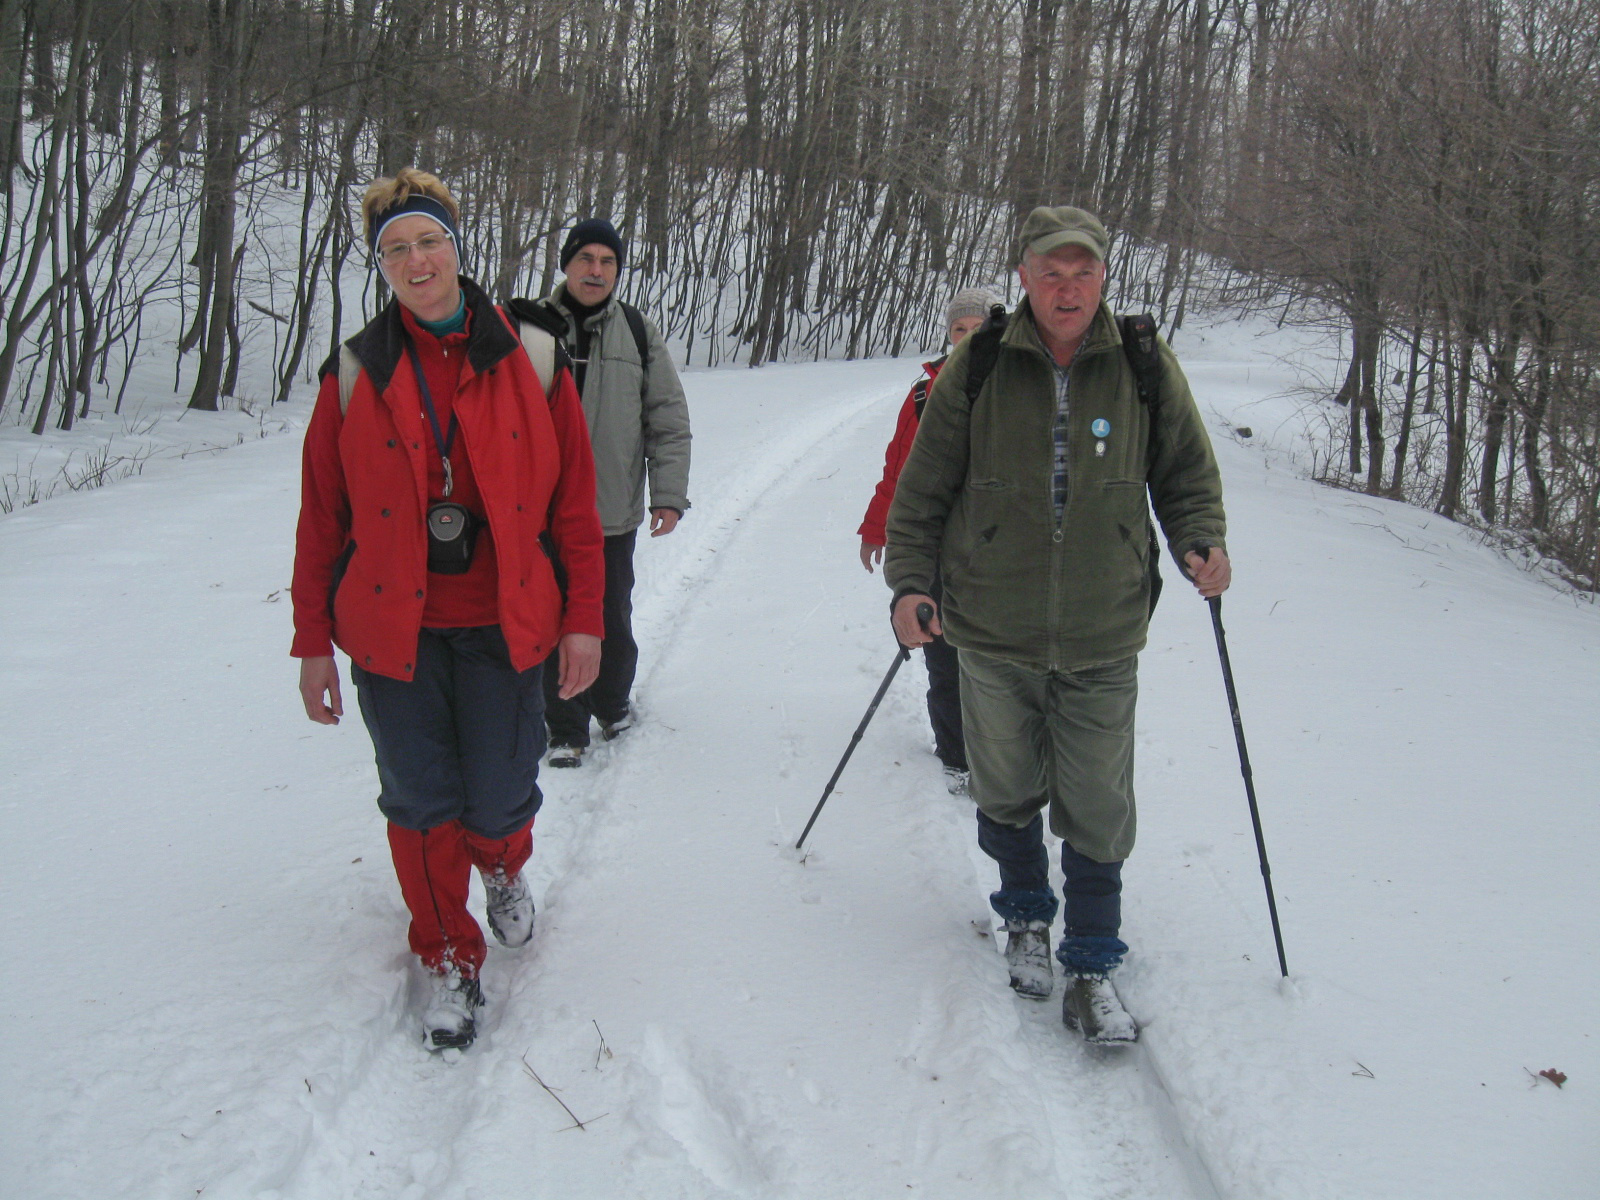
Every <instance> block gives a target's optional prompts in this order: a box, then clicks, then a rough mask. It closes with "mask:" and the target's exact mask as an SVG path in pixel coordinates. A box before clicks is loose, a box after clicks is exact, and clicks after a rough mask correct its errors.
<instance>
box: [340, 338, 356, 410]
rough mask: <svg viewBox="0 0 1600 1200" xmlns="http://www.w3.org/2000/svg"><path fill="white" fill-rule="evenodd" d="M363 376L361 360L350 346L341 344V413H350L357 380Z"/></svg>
mask: <svg viewBox="0 0 1600 1200" xmlns="http://www.w3.org/2000/svg"><path fill="white" fill-rule="evenodd" d="M360 376H361V360H360V359H359V358H357V357H356V352H355V351H354V350H352V349H350V347H349V346H346V345H344V344H343V343H340V345H339V415H340V416H341V417H343V416H348V415H349V413H350V397H351V395H352V394H353V393H354V392H355V390H356V380H357V379H358V378H360Z"/></svg>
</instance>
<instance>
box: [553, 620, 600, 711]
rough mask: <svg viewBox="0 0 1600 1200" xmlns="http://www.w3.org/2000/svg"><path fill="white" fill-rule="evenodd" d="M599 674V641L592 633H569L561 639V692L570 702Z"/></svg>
mask: <svg viewBox="0 0 1600 1200" xmlns="http://www.w3.org/2000/svg"><path fill="white" fill-rule="evenodd" d="M599 674H600V639H599V638H597V637H595V636H594V634H592V633H569V634H567V635H565V636H564V637H563V638H562V639H561V678H560V684H561V691H560V692H559V693H558V694H559V695H560V696H561V698H562V699H563V700H571V699H572V698H573V697H574V696H576V695H577V694H578V693H579V692H581V691H584V690H585V689H587V688H588V686H589V685H590V684H591V683H593V682H594V680H595V676H597V675H599Z"/></svg>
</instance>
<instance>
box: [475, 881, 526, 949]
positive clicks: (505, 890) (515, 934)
mask: <svg viewBox="0 0 1600 1200" xmlns="http://www.w3.org/2000/svg"><path fill="white" fill-rule="evenodd" d="M483 890H484V894H485V895H486V896H487V897H488V904H487V905H486V908H487V910H488V916H489V932H491V933H492V934H494V940H495V941H497V942H499V943H500V944H501V945H502V946H508V947H510V948H512V949H515V948H516V947H518V946H526V945H527V944H528V939H529V938H531V937H532V936H533V893H532V892H530V891H528V884H527V881H526V880H524V879H523V878H522V872H520V871H519V872H517V875H516V878H514V879H507V878H506V877H505V876H504V875H501V874H499V873H495V874H492V875H491V874H484V876H483Z"/></svg>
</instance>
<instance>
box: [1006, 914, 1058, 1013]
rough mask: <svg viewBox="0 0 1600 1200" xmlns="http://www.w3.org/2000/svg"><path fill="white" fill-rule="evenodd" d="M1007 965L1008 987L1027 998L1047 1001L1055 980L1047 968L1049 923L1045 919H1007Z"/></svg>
mask: <svg viewBox="0 0 1600 1200" xmlns="http://www.w3.org/2000/svg"><path fill="white" fill-rule="evenodd" d="M1005 930H1006V933H1007V935H1009V936H1007V938H1006V966H1007V967H1008V968H1010V970H1011V987H1012V990H1013V991H1015V992H1016V993H1017V995H1019V996H1026V997H1027V998H1028V999H1029V1000H1046V999H1048V998H1049V996H1050V989H1051V988H1052V987H1053V986H1054V980H1053V978H1052V975H1051V970H1050V926H1049V925H1048V924H1047V923H1045V922H1044V921H1007V922H1006V924H1005Z"/></svg>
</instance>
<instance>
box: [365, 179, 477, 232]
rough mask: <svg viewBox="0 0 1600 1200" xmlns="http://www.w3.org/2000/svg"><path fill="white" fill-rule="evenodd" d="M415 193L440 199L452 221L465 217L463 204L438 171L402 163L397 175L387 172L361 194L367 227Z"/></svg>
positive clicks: (432, 198) (370, 227) (369, 227)
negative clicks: (429, 170) (434, 173)
mask: <svg viewBox="0 0 1600 1200" xmlns="http://www.w3.org/2000/svg"><path fill="white" fill-rule="evenodd" d="M412 196H427V197H428V198H429V199H431V200H437V201H438V202H439V203H440V204H442V205H444V207H445V209H446V210H447V211H448V212H449V213H450V219H451V220H452V221H456V222H459V221H460V220H461V206H460V205H459V204H457V203H456V198H455V197H454V196H452V195H451V194H450V189H449V188H447V187H445V185H444V184H443V183H441V182H440V180H439V177H438V176H437V175H430V174H428V172H426V171H419V170H417V169H416V168H415V167H401V168H400V169H399V170H398V171H396V172H395V173H394V175H393V177H390V176H387V175H386V176H384V177H383V178H381V179H374V180H373V181H372V183H371V184H369V185H368V187H367V191H366V195H364V196H362V197H361V223H362V224H363V225H365V226H366V227H367V229H369V230H370V229H372V228H373V222H374V220H375V219H376V218H377V217H379V216H381V215H382V214H383V213H386V212H388V211H389V210H390V209H391V208H395V207H397V206H399V205H401V204H404V203H405V202H406V201H407V200H409V199H410V198H411V197H412Z"/></svg>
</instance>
